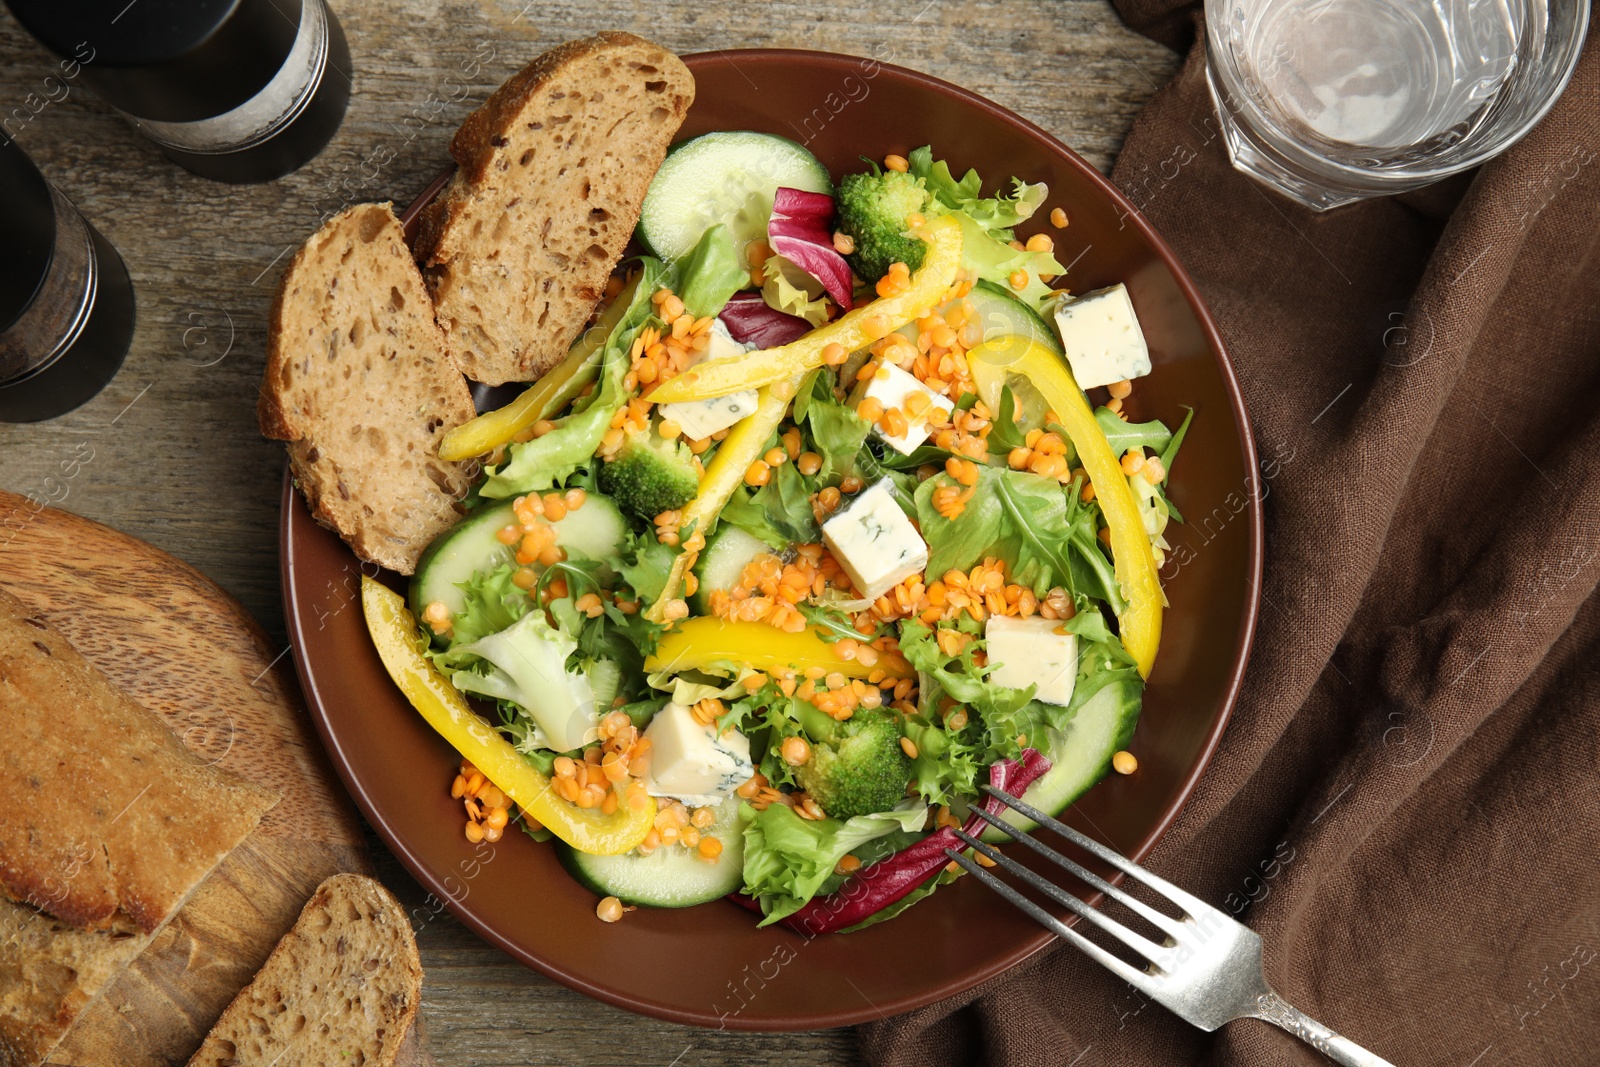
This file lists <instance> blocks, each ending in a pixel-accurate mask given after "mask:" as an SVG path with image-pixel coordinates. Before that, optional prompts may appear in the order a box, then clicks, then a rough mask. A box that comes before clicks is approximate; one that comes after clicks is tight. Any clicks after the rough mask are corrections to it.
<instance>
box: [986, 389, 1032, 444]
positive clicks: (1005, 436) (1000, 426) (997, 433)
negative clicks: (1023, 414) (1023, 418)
mask: <svg viewBox="0 0 1600 1067" xmlns="http://www.w3.org/2000/svg"><path fill="white" fill-rule="evenodd" d="M988 443H989V451H990V452H992V453H994V454H995V455H1002V454H1004V453H1006V452H1010V451H1011V450H1012V449H1013V448H1021V447H1023V446H1024V445H1025V444H1027V441H1026V440H1025V439H1024V435H1023V433H1022V427H1020V426H1018V425H1017V398H1016V397H1015V396H1014V395H1013V394H1012V392H1011V386H1009V385H1002V386H1001V387H1000V410H999V411H997V412H995V416H994V424H993V425H992V426H991V427H990V428H989V437H988Z"/></svg>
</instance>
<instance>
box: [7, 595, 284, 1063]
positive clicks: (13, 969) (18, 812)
mask: <svg viewBox="0 0 1600 1067" xmlns="http://www.w3.org/2000/svg"><path fill="white" fill-rule="evenodd" d="M277 801H278V794H277V793H275V792H273V791H271V790H268V789H263V788H261V787H260V786H257V785H255V784H253V783H251V782H247V781H245V780H244V779H243V778H240V777H238V776H237V775H235V774H232V773H230V772H228V771H225V770H223V769H222V768H221V767H218V766H215V765H213V764H209V763H206V762H205V761H203V760H201V759H200V758H199V757H198V756H196V755H195V754H194V753H192V752H191V751H190V750H189V749H188V748H187V747H186V746H185V745H184V743H183V741H182V740H181V739H180V738H179V737H178V736H177V735H176V734H174V733H173V732H172V731H171V730H170V729H168V728H167V724H166V723H165V722H163V721H162V719H161V717H160V716H158V715H157V714H156V713H155V712H152V711H150V710H149V709H147V708H145V707H143V706H141V705H140V704H138V703H137V702H135V701H134V700H133V699H132V698H131V697H129V696H127V695H126V694H125V693H123V692H122V691H121V690H120V689H118V688H117V687H116V686H114V685H112V684H111V682H110V680H109V679H107V678H106V677H105V676H104V675H103V674H101V673H100V672H99V671H98V670H97V669H95V667H94V666H93V665H92V664H90V663H89V662H88V661H87V660H85V659H84V658H83V657H82V656H80V655H79V654H78V652H77V650H76V649H74V648H73V647H72V645H71V644H70V643H68V641H67V639H66V638H65V637H64V636H62V635H61V633H60V632H58V631H57V630H56V629H55V627H53V626H51V625H50V623H49V622H48V621H46V619H45V618H44V617H43V616H42V615H40V614H38V613H37V612H34V611H30V610H29V609H28V607H27V606H26V605H24V604H23V603H22V602H21V601H20V600H18V599H16V598H15V597H14V596H12V595H11V594H10V593H8V592H5V591H4V590H0V891H3V899H0V1067H33V1065H34V1064H38V1063H40V1062H42V1061H43V1060H44V1059H45V1057H47V1056H48V1055H49V1054H50V1052H51V1050H52V1049H54V1048H55V1047H56V1045H57V1044H58V1043H59V1042H60V1041H61V1038H62V1037H63V1036H64V1035H65V1034H66V1032H67V1029H68V1028H69V1027H70V1026H71V1025H72V1024H73V1022H74V1021H75V1020H76V1019H77V1018H78V1017H79V1016H80V1015H81V1014H82V1013H83V1012H84V1011H86V1010H87V1009H88V1007H89V1006H90V1005H91V1004H93V1003H94V1002H95V1001H96V1000H97V999H98V998H99V997H100V996H101V995H102V994H103V993H104V992H105V990H106V988H107V987H108V986H110V984H111V982H112V980H113V979H114V978H115V977H116V976H117V975H118V974H120V973H121V972H122V970H123V969H124V968H125V967H127V965H128V964H129V963H130V962H131V961H132V960H133V959H134V957H135V956H137V955H138V954H139V953H140V952H141V951H143V949H144V947H145V946H146V945H148V944H149V942H150V938H151V937H152V936H153V935H154V934H155V932H156V931H158V930H159V929H160V928H161V927H162V926H164V925H165V924H166V923H167V921H168V920H170V919H171V918H172V916H173V915H174V914H176V913H177V911H178V909H179V908H180V907H182V906H183V903H184V901H186V900H187V899H188V898H189V896H190V895H191V894H192V893H193V892H194V891H195V890H196V889H197V888H198V887H199V885H200V883H201V882H202V881H203V880H204V879H205V877H206V876H207V875H208V874H209V873H210V872H211V870H212V869H213V868H214V867H216V865H217V864H219V863H221V862H222V860H223V859H224V858H225V857H226V856H227V855H228V853H230V852H232V851H233V849H234V848H235V847H236V846H237V845H238V844H239V843H240V842H241V841H243V840H244V839H245V837H246V836H248V835H249V834H250V833H251V831H253V830H254V829H255V828H256V826H257V824H258V823H259V822H260V821H261V816H262V815H263V814H265V813H266V811H267V810H268V809H269V808H271V807H272V805H273V804H275V803H277Z"/></svg>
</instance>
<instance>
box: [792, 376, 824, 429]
mask: <svg viewBox="0 0 1600 1067" xmlns="http://www.w3.org/2000/svg"><path fill="white" fill-rule="evenodd" d="M818 396H820V398H821V399H824V400H832V399H833V371H831V370H830V369H828V368H827V367H813V368H811V370H809V371H807V372H806V376H805V377H804V378H802V379H800V388H799V389H798V390H796V391H795V394H794V404H793V406H791V407H790V408H789V414H790V417H791V418H793V419H794V424H795V425H796V426H799V425H800V424H801V423H803V422H805V419H806V411H807V410H808V409H809V408H810V406H811V400H812V398H813V397H818Z"/></svg>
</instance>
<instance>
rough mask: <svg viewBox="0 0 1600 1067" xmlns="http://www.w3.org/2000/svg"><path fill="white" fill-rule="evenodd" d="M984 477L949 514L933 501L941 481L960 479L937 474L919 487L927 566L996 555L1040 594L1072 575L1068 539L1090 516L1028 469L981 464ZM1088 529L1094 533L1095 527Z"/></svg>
mask: <svg viewBox="0 0 1600 1067" xmlns="http://www.w3.org/2000/svg"><path fill="white" fill-rule="evenodd" d="M978 473H979V477H978V484H977V485H976V486H974V487H973V494H972V496H971V497H970V498H969V499H968V500H967V503H966V506H965V507H964V508H963V509H962V511H961V513H960V514H959V515H957V516H956V517H955V518H953V519H947V518H945V517H944V516H943V515H940V514H939V512H938V511H937V510H936V509H935V508H934V506H933V494H934V491H935V490H936V489H938V488H939V487H940V486H946V485H950V486H955V487H956V488H958V489H959V488H961V486H960V485H959V483H957V482H956V481H955V480H954V479H952V478H951V477H950V476H949V475H948V474H943V473H941V474H937V475H935V476H934V477H932V478H929V479H928V480H927V481H925V482H923V483H922V484H921V485H919V486H918V487H917V518H918V520H919V521H920V523H921V525H922V537H923V540H925V541H927V542H928V573H929V574H943V573H944V572H945V571H947V570H950V569H952V568H954V569H956V570H968V569H970V568H971V567H973V566H975V565H976V564H978V563H980V562H982V560H983V559H984V558H985V557H988V556H994V557H996V558H998V559H1002V560H1004V561H1005V562H1006V565H1007V567H1008V573H1009V575H1010V578H1011V581H1013V582H1016V583H1018V584H1020V585H1026V586H1029V587H1030V588H1032V589H1033V590H1034V592H1035V593H1038V594H1040V595H1042V594H1044V593H1045V592H1047V591H1048V590H1050V589H1051V588H1052V587H1053V586H1057V585H1068V584H1069V583H1070V582H1071V575H1072V566H1071V563H1070V562H1069V560H1068V550H1067V545H1068V543H1069V542H1070V541H1071V540H1072V535H1073V527H1074V520H1075V519H1076V520H1077V524H1078V525H1085V524H1086V523H1087V520H1086V518H1085V517H1084V513H1083V511H1082V509H1074V508H1073V507H1072V506H1071V505H1070V504H1069V503H1068V499H1067V494H1066V493H1064V492H1063V491H1062V488H1061V486H1060V484H1059V483H1057V482H1056V481H1054V480H1053V479H1050V478H1042V477H1040V476H1039V475H1037V474H1031V473H1029V472H1027V471H1013V470H1003V469H1001V468H998V467H980V468H978ZM1089 534H1090V536H1091V537H1092V536H1093V534H1094V530H1093V527H1092V526H1090V527H1089Z"/></svg>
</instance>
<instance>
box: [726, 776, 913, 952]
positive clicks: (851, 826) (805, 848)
mask: <svg viewBox="0 0 1600 1067" xmlns="http://www.w3.org/2000/svg"><path fill="white" fill-rule="evenodd" d="M740 814H741V815H742V816H743V817H744V818H746V819H748V820H749V822H748V824H747V825H746V826H745V831H744V882H745V884H744V891H745V892H746V893H747V894H749V895H750V896H753V897H755V898H756V899H757V900H758V901H760V902H761V910H762V911H763V912H765V913H766V917H765V918H764V919H762V920H761V925H762V926H768V925H770V924H772V923H775V922H777V921H778V920H779V919H782V918H784V917H785V916H787V915H792V914H794V913H795V912H796V911H798V910H800V909H801V908H802V907H804V906H805V904H806V902H807V901H809V900H810V899H811V898H812V897H814V896H816V895H817V891H818V890H819V889H821V888H822V884H823V883H824V882H826V881H827V880H828V878H829V877H830V876H831V875H832V874H833V868H834V866H835V865H836V864H837V863H838V862H839V860H840V859H842V858H843V857H844V855H845V853H847V852H849V851H851V850H852V849H855V848H857V847H859V846H861V845H863V844H865V843H866V842H868V841H871V840H873V839H874V838H878V837H883V836H884V835H886V834H891V833H895V832H897V831H898V832H905V833H912V832H916V831H919V830H921V829H922V824H923V823H924V822H925V821H926V820H927V815H928V809H927V808H926V807H924V806H922V805H921V804H916V805H909V806H907V807H905V808H903V809H901V810H897V811H881V812H876V813H874V814H871V815H857V816H856V817H855V818H853V819H849V820H847V821H844V822H840V821H839V820H838V819H818V820H815V821H810V820H806V819H802V818H800V816H798V815H796V814H795V813H794V811H793V809H791V808H790V807H788V806H787V805H785V804H771V805H768V807H767V808H766V810H764V811H760V812H758V811H756V810H755V809H754V808H751V807H750V806H749V805H748V804H745V805H741V807H740Z"/></svg>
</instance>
